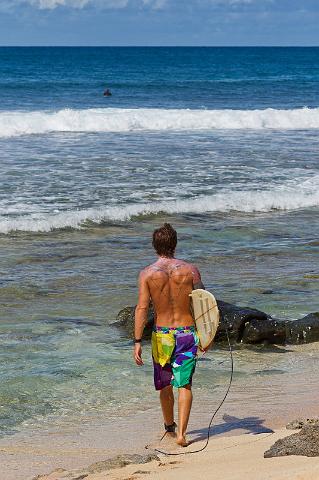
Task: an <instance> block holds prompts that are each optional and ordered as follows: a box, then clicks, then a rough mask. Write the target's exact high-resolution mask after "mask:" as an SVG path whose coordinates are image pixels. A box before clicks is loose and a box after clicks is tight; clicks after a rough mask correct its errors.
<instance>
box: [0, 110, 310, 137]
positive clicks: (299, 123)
mask: <svg viewBox="0 0 319 480" xmlns="http://www.w3.org/2000/svg"><path fill="white" fill-rule="evenodd" d="M213 129H257V130H259V129H278V130H291V129H292V130H304V129H319V108H301V109H292V110H276V109H272V108H268V109H265V110H186V109H180V110H168V109H154V108H153V109H152V108H141V109H125V108H95V109H86V110H72V109H64V110H59V111H32V112H22V111H5V112H0V137H12V136H16V135H29V134H43V133H48V132H129V131H144V130H155V131H167V130H172V131H183V130H213Z"/></svg>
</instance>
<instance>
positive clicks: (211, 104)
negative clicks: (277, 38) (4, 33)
mask: <svg viewBox="0 0 319 480" xmlns="http://www.w3.org/2000/svg"><path fill="white" fill-rule="evenodd" d="M318 82H319V48H318V47H309V48H303V47H298V48H292V47H291V48H284V47H277V48H273V47H270V48H263V47H256V48H254V47H238V48H231V47H229V48H228V47H223V48H219V47H216V48H213V47H212V48H211V47H203V48H201V47H192V48H190V47H185V48H184V47H178V48H172V47H170V48H166V47H147V48H146V47H145V48H143V47H129V48H125V47H90V48H85V47H76V48H71V47H66V48H63V47H48V48H45V47H43V48H38V47H26V48H15V47H2V48H0V108H1V110H6V109H10V110H14V109H17V108H18V109H21V108H22V109H30V110H38V109H52V108H53V109H58V108H96V107H105V106H112V107H125V108H141V107H156V108H159V107H160V108H208V109H215V108H216V109H223V108H231V109H253V108H267V107H272V108H299V107H303V106H308V107H317V106H318V105H319V88H318V86H319V84H318ZM106 86H107V87H109V88H110V89H111V91H112V92H113V96H112V97H111V98H103V96H102V93H103V91H104V89H105V87H106Z"/></svg>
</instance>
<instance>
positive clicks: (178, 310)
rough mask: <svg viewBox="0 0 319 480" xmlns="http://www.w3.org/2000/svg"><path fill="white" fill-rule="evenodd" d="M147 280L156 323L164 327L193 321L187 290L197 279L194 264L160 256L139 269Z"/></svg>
mask: <svg viewBox="0 0 319 480" xmlns="http://www.w3.org/2000/svg"><path fill="white" fill-rule="evenodd" d="M141 280H142V282H146V283H147V287H148V290H149V294H150V297H151V299H152V302H153V305H154V310H155V312H156V325H158V326H166V327H177V326H189V325H193V324H194V321H193V317H192V315H191V310H190V297H189V294H190V293H191V291H192V290H193V289H194V286H195V285H196V284H198V282H200V274H199V272H198V270H197V268H196V267H194V266H193V265H191V264H190V263H187V262H185V261H183V260H178V259H176V258H163V257H161V258H159V260H158V261H157V262H155V263H153V264H152V265H150V266H148V267H146V268H145V269H144V270H143V271H142V272H141Z"/></svg>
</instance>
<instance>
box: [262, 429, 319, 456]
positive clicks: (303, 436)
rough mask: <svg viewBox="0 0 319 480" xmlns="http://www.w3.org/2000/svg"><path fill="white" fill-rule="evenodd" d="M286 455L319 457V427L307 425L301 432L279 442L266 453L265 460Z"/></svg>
mask: <svg viewBox="0 0 319 480" xmlns="http://www.w3.org/2000/svg"><path fill="white" fill-rule="evenodd" d="M286 455H304V456H306V457H318V456H319V426H312V425H306V426H304V427H302V429H301V430H300V432H298V433H294V434H293V435H290V436H289V437H285V438H282V439H280V440H277V442H275V443H274V445H273V446H272V447H270V449H269V450H267V451H266V452H265V453H264V457H265V458H271V457H283V456H286Z"/></svg>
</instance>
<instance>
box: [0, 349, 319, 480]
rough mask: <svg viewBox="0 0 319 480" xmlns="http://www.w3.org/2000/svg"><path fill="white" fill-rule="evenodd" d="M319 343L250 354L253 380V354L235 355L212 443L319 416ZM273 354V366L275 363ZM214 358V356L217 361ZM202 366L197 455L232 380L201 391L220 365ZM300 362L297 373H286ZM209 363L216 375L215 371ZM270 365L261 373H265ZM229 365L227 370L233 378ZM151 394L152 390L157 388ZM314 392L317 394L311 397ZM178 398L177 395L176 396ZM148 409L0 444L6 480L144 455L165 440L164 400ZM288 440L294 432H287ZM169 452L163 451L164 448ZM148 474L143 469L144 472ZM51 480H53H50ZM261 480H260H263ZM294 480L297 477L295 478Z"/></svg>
mask: <svg viewBox="0 0 319 480" xmlns="http://www.w3.org/2000/svg"><path fill="white" fill-rule="evenodd" d="M315 345H318V344H308V345H302V346H294V347H290V348H289V349H284V348H280V349H277V350H276V353H274V352H273V351H269V350H265V351H258V352H251V351H250V357H249V359H250V362H252V363H253V364H254V371H252V372H251V374H247V371H246V362H247V350H240V349H239V350H236V351H235V376H234V382H233V385H232V387H231V390H230V394H229V396H228V397H227V399H226V401H225V403H224V404H223V406H222V408H221V410H220V411H219V412H218V414H217V415H216V417H215V419H214V422H213V425H212V427H211V431H210V433H211V441H210V442H213V443H214V442H215V441H217V442H219V441H221V442H224V441H226V440H224V439H226V438H233V437H234V436H238V435H239V434H241V435H239V436H240V437H243V438H247V437H248V436H250V435H252V436H253V437H254V438H256V436H258V437H260V438H262V436H264V435H269V434H271V433H272V431H273V430H275V431H277V430H282V428H283V427H284V426H285V425H286V424H287V423H288V422H290V421H292V420H294V419H295V418H298V417H304V416H305V415H306V416H307V417H316V416H317V415H318V407H317V404H316V403H315V401H314V399H316V398H318V396H319V385H318V383H317V382H316V378H317V377H316V369H317V361H318V355H319V353H318V352H317V349H316V348H314V346H315ZM269 356H271V362H270V363H269ZM210 360H213V353H212V356H211V359H210ZM207 361H209V358H208V357H207V358H206V359H205V362H204V363H203V364H201V363H199V366H198V370H197V373H196V377H195V379H196V378H197V382H196V381H195V382H194V385H193V392H194V405H193V409H192V413H191V418H190V423H189V428H188V436H189V439H190V440H192V441H193V442H194V443H193V445H194V444H196V449H197V448H199V447H200V446H203V445H204V441H205V439H206V435H207V426H208V424H209V420H210V418H211V415H212V414H213V412H214V411H215V409H216V408H217V407H218V405H219V403H220V401H221V400H222V398H223V396H224V393H225V391H226V388H227V385H228V378H229V377H226V376H224V377H216V383H215V384H214V385H213V386H212V387H210V388H209V389H207V388H206V389H203V388H202V387H201V385H202V383H201V382H202V380H203V379H205V378H207V375H209V371H215V369H216V367H217V363H216V364H215V363H214V362H213V363H208V364H207ZM292 361H293V362H296V364H295V366H296V367H298V368H294V370H293V371H291V370H290V367H289V369H288V370H287V366H288V365H290V363H291V362H292ZM209 365H210V367H209V369H208V366H209ZM262 365H263V366H264V368H265V366H267V368H266V369H265V370H264V372H263V374H262V375H261V374H260V373H258V372H260V370H259V368H260V367H261V366H262ZM228 367H229V365H228V364H227V363H225V365H224V366H223V368H224V369H225V372H228ZM149 388H150V389H151V388H152V385H151V383H150V385H149ZM309 392H311V395H309ZM175 393H176V392H175ZM151 398H152V401H151V402H150V403H149V404H148V408H146V409H144V410H142V407H143V405H141V409H140V410H139V411H138V412H136V413H134V414H128V415H126V416H125V415H122V416H119V417H118V418H114V416H112V418H108V417H107V416H103V415H98V416H97V415H96V416H93V415H91V416H90V415H86V416H83V417H79V418H78V419H77V420H78V421H77V423H76V424H74V423H72V421H70V419H63V418H62V417H61V418H59V417H58V420H59V422H58V424H55V425H51V426H49V425H40V426H38V427H37V428H34V427H31V426H30V427H28V428H27V429H26V430H24V431H21V432H18V433H16V434H14V435H12V436H6V437H4V438H1V439H0V462H1V469H2V473H3V475H4V478H5V479H6V480H31V479H33V478H35V477H36V475H40V474H41V475H43V474H46V473H48V472H52V471H53V470H54V469H56V468H63V469H67V470H74V469H79V468H82V469H85V468H86V467H87V466H88V465H91V464H92V463H94V462H99V461H105V460H106V459H110V458H112V457H114V456H116V455H118V454H124V455H125V454H144V455H145V453H150V452H151V450H145V448H144V447H145V445H146V444H151V445H153V444H154V442H156V441H158V440H159V439H160V437H161V435H162V434H163V422H162V417H161V411H160V406H159V402H158V395H157V393H156V392H155V391H153V396H152V397H151ZM284 432H285V434H286V435H287V434H289V432H288V431H284ZM161 447H162V445H161ZM139 470H141V468H139ZM50 480H51V479H50ZM258 480H259V479H258ZM289 480H290V478H289Z"/></svg>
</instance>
